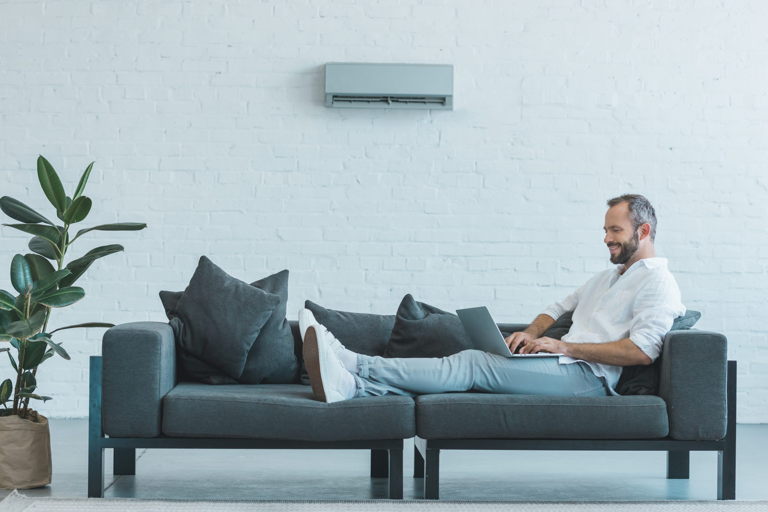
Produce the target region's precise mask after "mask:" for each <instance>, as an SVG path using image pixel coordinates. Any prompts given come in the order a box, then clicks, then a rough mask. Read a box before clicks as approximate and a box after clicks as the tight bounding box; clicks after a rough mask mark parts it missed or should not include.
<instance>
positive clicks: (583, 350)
mask: <svg viewBox="0 0 768 512" xmlns="http://www.w3.org/2000/svg"><path fill="white" fill-rule="evenodd" d="M564 345H565V349H564V350H563V353H564V354H565V355H567V356H569V357H572V358H574V359H583V360H584V361H591V362H593V363H603V364H612V365H615V366H634V365H648V364H651V363H652V362H653V361H652V360H651V358H650V357H648V356H647V355H646V354H645V352H643V351H642V350H640V349H639V348H638V347H637V345H635V344H634V343H633V342H632V340H630V339H629V338H624V339H621V340H619V341H612V342H610V343H564Z"/></svg>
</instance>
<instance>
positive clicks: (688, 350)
mask: <svg viewBox="0 0 768 512" xmlns="http://www.w3.org/2000/svg"><path fill="white" fill-rule="evenodd" d="M525 327H526V326H525V325H518V324H500V328H501V329H502V331H504V332H514V331H517V330H521V329H523V328H525ZM291 330H292V332H293V334H294V342H295V345H296V354H300V353H301V350H300V343H301V340H300V337H299V334H298V327H297V325H296V322H291ZM378 348H379V349H380V347H378ZM659 368H660V377H659V392H658V395H637V396H611V397H587V398H584V397H582V398H553V397H538V396H525V395H501V394H484V393H450V394H441V395H424V396H419V397H417V398H415V399H412V398H409V397H402V396H385V397H371V398H359V399H354V400H349V401H344V402H338V403H334V404H325V403H321V402H317V401H315V400H314V399H313V398H312V392H311V389H310V387H309V386H307V385H305V384H301V383H299V382H296V383H293V384H250V385H249V384H228V385H207V384H201V383H196V382H182V381H179V380H178V378H177V354H176V346H175V343H174V333H173V331H172V329H171V327H170V326H169V325H168V324H166V323H160V322H135V323H127V324H123V325H119V326H116V327H113V328H112V329H109V330H108V331H107V332H106V334H105V335H104V339H103V346H102V355H101V356H94V357H92V358H91V368H90V371H91V373H90V432H89V464H88V495H89V496H91V497H100V496H103V491H104V451H105V450H106V449H113V450H114V468H113V471H114V474H116V475H133V474H135V470H136V466H135V450H136V448H261V449H264V448H272V449H281V448H289V449H296V448H305V449H324V448H327V449H362V450H371V477H387V478H388V479H389V498H391V499H396V498H402V493H403V444H404V440H406V439H410V438H414V441H415V447H416V450H415V460H414V472H413V476H414V477H415V478H423V479H424V497H425V498H429V499H437V498H438V497H439V468H440V452H441V451H442V450H454V449H456V450H628V451H636V450H655V451H666V452H667V454H668V455H667V457H668V458H667V461H668V463H667V478H688V476H689V452H691V451H697V450H711V451H716V452H718V467H717V474H718V488H717V495H718V498H719V499H734V498H735V493H736V489H735V467H736V465H735V461H736V452H735V446H736V445H735V442H736V430H735V426H736V419H735V411H736V362H735V361H727V351H726V339H725V337H724V336H723V335H721V334H718V333H712V332H703V331H695V330H687V331H671V332H670V333H668V334H667V336H666V339H665V342H664V351H663V356H662V360H661V363H660V366H659Z"/></svg>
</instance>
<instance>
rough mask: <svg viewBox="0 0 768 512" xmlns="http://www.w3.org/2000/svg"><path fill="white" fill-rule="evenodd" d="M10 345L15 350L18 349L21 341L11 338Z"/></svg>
mask: <svg viewBox="0 0 768 512" xmlns="http://www.w3.org/2000/svg"><path fill="white" fill-rule="evenodd" d="M11 346H12V347H13V348H15V349H16V350H19V347H21V341H19V340H18V339H16V338H12V339H11Z"/></svg>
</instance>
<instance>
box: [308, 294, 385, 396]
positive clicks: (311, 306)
mask: <svg viewBox="0 0 768 512" xmlns="http://www.w3.org/2000/svg"><path fill="white" fill-rule="evenodd" d="M304 307H305V308H307V309H308V310H310V311H311V312H312V314H313V315H314V317H315V320H317V321H318V322H319V323H320V324H322V325H323V326H325V328H327V329H328V330H329V331H331V333H332V334H333V335H334V336H336V338H337V339H338V340H339V341H340V342H341V343H342V344H343V345H344V346H345V347H347V348H348V349H350V350H352V351H353V352H357V353H358V354H365V355H367V356H380V355H382V354H384V349H385V347H386V346H387V341H389V335H390V334H391V333H392V327H393V326H394V325H395V315H377V314H373V313H352V312H349V311H338V310H334V309H328V308H324V307H323V306H321V305H319V304H316V303H314V302H312V301H311V300H306V301H304ZM300 381H301V383H302V384H307V385H309V376H308V375H307V370H306V368H305V367H304V361H303V360H302V361H301V378H300Z"/></svg>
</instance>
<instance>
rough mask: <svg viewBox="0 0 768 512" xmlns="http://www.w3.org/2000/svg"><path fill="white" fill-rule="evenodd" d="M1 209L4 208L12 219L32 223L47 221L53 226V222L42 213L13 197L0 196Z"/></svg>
mask: <svg viewBox="0 0 768 512" xmlns="http://www.w3.org/2000/svg"><path fill="white" fill-rule="evenodd" d="M0 209H2V210H3V211H4V212H5V213H6V215H8V216H9V217H11V218H12V219H16V220H18V221H19V222H24V223H32V224H36V223H38V222H45V223H46V224H50V225H51V226H53V222H51V221H49V220H48V219H46V218H45V217H43V216H42V215H40V214H39V213H37V212H36V211H35V210H33V209H32V208H30V207H29V206H27V205H26V204H24V203H22V202H21V201H19V200H16V199H14V198H12V197H8V196H3V197H0Z"/></svg>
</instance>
